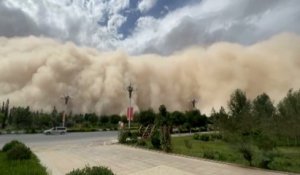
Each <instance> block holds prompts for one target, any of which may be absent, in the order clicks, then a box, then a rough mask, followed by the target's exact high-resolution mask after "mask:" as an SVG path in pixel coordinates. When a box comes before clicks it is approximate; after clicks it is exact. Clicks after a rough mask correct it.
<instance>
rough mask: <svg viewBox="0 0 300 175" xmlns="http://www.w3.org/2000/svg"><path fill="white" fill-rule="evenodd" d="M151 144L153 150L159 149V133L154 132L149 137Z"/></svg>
mask: <svg viewBox="0 0 300 175" xmlns="http://www.w3.org/2000/svg"><path fill="white" fill-rule="evenodd" d="M151 144H152V145H153V148H155V149H160V147H161V143H160V133H159V132H158V131H157V130H156V131H154V133H153V134H152V136H151Z"/></svg>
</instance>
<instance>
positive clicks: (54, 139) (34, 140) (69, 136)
mask: <svg viewBox="0 0 300 175" xmlns="http://www.w3.org/2000/svg"><path fill="white" fill-rule="evenodd" d="M117 136H118V132H117V131H106V132H80V133H66V134H64V135H45V134H5V135H0V147H1V148H2V146H3V145H4V144H5V143H7V142H9V141H11V140H19V141H21V142H23V143H25V144H26V145H29V146H35V145H49V144H51V143H53V144H57V143H59V142H61V143H63V142H69V143H71V142H84V141H93V140H97V141H99V142H106V141H111V140H115V139H117Z"/></svg>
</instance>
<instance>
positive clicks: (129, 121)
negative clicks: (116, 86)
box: [127, 83, 134, 129]
mask: <svg viewBox="0 0 300 175" xmlns="http://www.w3.org/2000/svg"><path fill="white" fill-rule="evenodd" d="M127 91H128V95H129V107H128V109H127V118H128V128H129V129H130V123H131V119H132V118H133V108H132V106H131V97H132V93H133V91H134V88H133V86H132V85H131V83H130V84H129V86H128V87H127Z"/></svg>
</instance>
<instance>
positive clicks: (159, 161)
mask: <svg viewBox="0 0 300 175" xmlns="http://www.w3.org/2000/svg"><path fill="white" fill-rule="evenodd" d="M12 139H18V140H21V141H23V142H25V143H26V144H27V145H29V146H30V147H31V149H32V150H33V151H34V153H35V154H36V155H37V156H38V158H39V159H40V160H41V162H42V164H43V165H44V166H46V167H47V169H48V172H49V173H50V174H52V175H64V174H66V173H68V172H70V171H71V170H73V169H76V168H82V167H84V166H86V165H90V166H94V165H97V166H99V165H101V166H107V167H109V168H111V169H112V170H113V172H114V173H116V174H117V175H168V174H172V175H219V174H221V175H241V174H242V175H280V174H284V173H279V172H272V171H265V170H260V169H252V168H245V167H240V166H236V165H231V164H224V163H220V162H213V161H208V160H204V159H194V158H189V157H183V156H177V155H172V154H165V153H161V152H156V151H149V150H144V149H139V148H133V147H129V146H123V145H119V144H112V141H114V140H116V139H117V132H94V133H68V134H66V135H55V136H46V135H42V134H36V135H0V146H1V144H3V143H4V142H8V141H10V140H12Z"/></svg>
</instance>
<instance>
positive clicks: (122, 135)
mask: <svg viewBox="0 0 300 175" xmlns="http://www.w3.org/2000/svg"><path fill="white" fill-rule="evenodd" d="M128 137H129V131H124V130H121V131H120V132H119V138H118V140H119V143H126V140H127V138H128Z"/></svg>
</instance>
